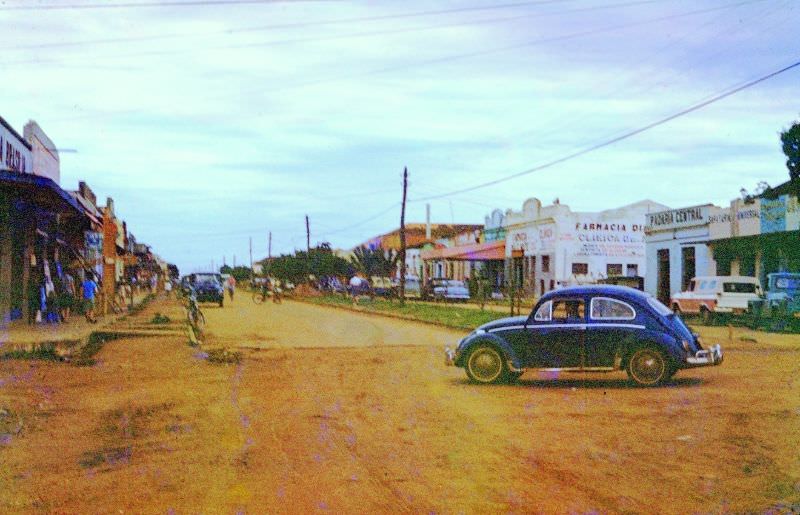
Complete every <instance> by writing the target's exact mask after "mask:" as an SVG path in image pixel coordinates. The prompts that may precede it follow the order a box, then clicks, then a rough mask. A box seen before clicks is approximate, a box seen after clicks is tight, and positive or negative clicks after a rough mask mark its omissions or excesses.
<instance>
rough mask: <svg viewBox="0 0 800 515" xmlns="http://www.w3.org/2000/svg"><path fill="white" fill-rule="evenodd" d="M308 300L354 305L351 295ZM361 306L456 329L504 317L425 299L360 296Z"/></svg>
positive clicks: (491, 312) (499, 314)
mask: <svg viewBox="0 0 800 515" xmlns="http://www.w3.org/2000/svg"><path fill="white" fill-rule="evenodd" d="M305 300H306V301H307V302H311V303H313V304H320V305H327V306H343V307H352V306H353V303H352V301H351V300H350V298H349V297H341V296H333V295H328V296H323V297H308V298H306V299H305ZM358 306H359V308H360V310H361V311H367V312H371V313H389V314H396V315H402V316H405V317H408V318H413V319H414V320H420V321H422V322H433V323H437V324H441V325H444V326H448V327H453V328H455V329H466V330H472V329H474V328H476V327H478V326H480V325H483V324H485V323H487V322H491V321H492V320H497V319H500V318H505V317H506V316H508V315H507V314H505V313H499V312H497V311H480V310H478V309H471V308H464V307H459V306H453V305H438V304H429V303H425V302H413V301H411V302H406V304H405V306H400V303H399V302H398V301H390V300H386V299H377V298H376V299H361V300H359V303H358Z"/></svg>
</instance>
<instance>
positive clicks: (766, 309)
mask: <svg viewBox="0 0 800 515" xmlns="http://www.w3.org/2000/svg"><path fill="white" fill-rule="evenodd" d="M748 311H750V313H751V314H753V315H756V316H758V317H765V318H789V317H800V273H791V272H776V273H772V274H767V293H766V296H765V297H764V298H762V299H758V300H751V301H750V304H749V306H748Z"/></svg>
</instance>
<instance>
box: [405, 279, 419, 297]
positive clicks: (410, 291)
mask: <svg viewBox="0 0 800 515" xmlns="http://www.w3.org/2000/svg"><path fill="white" fill-rule="evenodd" d="M405 297H406V298H409V299H419V298H421V297H422V282H421V281H420V280H419V277H416V276H413V275H412V276H406V288H405Z"/></svg>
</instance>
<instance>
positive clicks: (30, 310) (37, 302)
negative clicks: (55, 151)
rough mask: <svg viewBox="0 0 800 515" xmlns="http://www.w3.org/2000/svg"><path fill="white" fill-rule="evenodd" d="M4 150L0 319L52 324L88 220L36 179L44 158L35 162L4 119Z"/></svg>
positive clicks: (66, 197)
mask: <svg viewBox="0 0 800 515" xmlns="http://www.w3.org/2000/svg"><path fill="white" fill-rule="evenodd" d="M37 127H38V126H37ZM42 134H43V133H42ZM47 141H49V140H47ZM0 148H2V152H0V156H1V157H0V316H2V321H3V322H7V321H10V320H20V319H21V320H26V321H28V322H34V321H44V320H51V321H54V320H57V301H56V298H57V295H58V292H57V290H56V288H57V287H59V286H60V282H61V279H62V277H63V273H64V270H65V268H66V267H67V266H68V265H69V264H71V263H72V262H73V260H74V259H75V257H76V252H77V250H76V249H77V248H78V247H80V245H81V242H82V240H83V231H84V229H85V228H87V227H88V225H87V219H86V217H85V214H84V211H83V209H82V208H81V206H80V205H79V204H78V203H77V201H76V200H75V199H74V198H73V197H72V196H71V195H70V194H69V193H67V192H65V191H64V190H62V189H61V188H60V187H59V186H58V184H57V183H56V182H54V181H53V180H52V179H51V178H49V177H46V176H43V175H36V174H35V172H36V168H35V166H34V163H36V162H42V163H45V162H47V160H46V158H41V159H38V158H37V159H35V157H36V155H37V152H36V151H32V145H31V144H30V143H29V142H27V141H26V140H25V139H24V138H22V137H21V136H20V135H19V134H18V133H17V132H16V131H14V129H13V128H12V127H11V126H10V125H8V123H7V122H5V120H3V119H2V118H0ZM50 170H51V171H52V168H51V169H50Z"/></svg>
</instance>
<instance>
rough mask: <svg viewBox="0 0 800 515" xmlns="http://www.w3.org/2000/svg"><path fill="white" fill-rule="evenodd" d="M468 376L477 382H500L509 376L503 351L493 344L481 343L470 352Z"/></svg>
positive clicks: (467, 368) (467, 364) (467, 365)
mask: <svg viewBox="0 0 800 515" xmlns="http://www.w3.org/2000/svg"><path fill="white" fill-rule="evenodd" d="M465 368H466V371H467V376H468V377H469V378H470V379H471V380H473V381H475V382H476V383H482V384H491V383H500V382H503V381H505V380H506V379H507V378H508V374H509V371H508V366H507V365H506V363H505V360H504V359H503V355H502V353H501V352H500V351H499V350H498V349H497V348H496V347H494V346H492V345H479V346H477V347H476V348H475V349H474V350H473V351H472V352H470V354H469V357H468V358H467V363H466V367H465Z"/></svg>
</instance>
